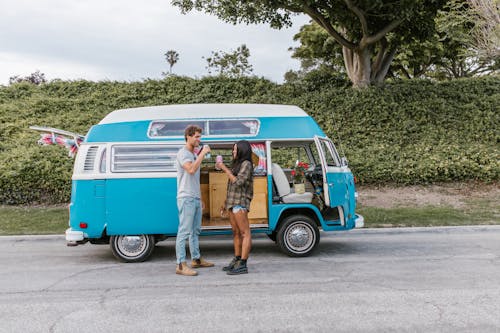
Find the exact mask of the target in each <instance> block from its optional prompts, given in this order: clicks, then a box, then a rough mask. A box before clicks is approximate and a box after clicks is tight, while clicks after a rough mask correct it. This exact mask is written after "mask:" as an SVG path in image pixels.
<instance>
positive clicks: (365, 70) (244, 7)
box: [172, 0, 445, 87]
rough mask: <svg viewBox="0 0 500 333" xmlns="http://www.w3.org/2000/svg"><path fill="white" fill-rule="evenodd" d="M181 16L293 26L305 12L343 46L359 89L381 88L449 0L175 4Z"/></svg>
mask: <svg viewBox="0 0 500 333" xmlns="http://www.w3.org/2000/svg"><path fill="white" fill-rule="evenodd" d="M172 4H173V5H175V6H178V7H180V8H181V10H182V12H184V13H185V12H188V11H191V10H193V9H196V10H199V11H203V12H206V13H209V14H213V15H216V16H217V17H219V18H220V19H222V20H224V21H226V22H230V23H233V24H237V23H268V24H270V26H271V27H273V28H278V29H279V28H281V27H284V26H289V25H290V24H291V19H290V18H291V15H294V14H297V13H305V14H307V15H309V16H310V17H311V19H312V20H313V21H314V22H316V23H317V24H318V25H319V26H320V27H321V28H322V29H324V30H325V31H326V32H327V33H328V35H329V36H331V37H332V38H333V40H335V41H336V42H337V43H338V44H339V45H341V47H342V58H343V61H344V66H345V69H346V73H347V74H348V76H349V79H350V80H351V81H352V83H353V85H354V86H355V87H367V86H369V85H371V84H377V83H381V82H382V81H383V80H384V78H385V77H386V75H387V72H388V70H389V66H390V64H391V62H392V60H393V58H394V56H395V54H396V53H397V51H398V47H399V46H400V45H401V44H404V43H405V41H407V40H408V39H415V40H426V39H427V38H428V37H429V36H432V35H433V34H434V32H435V25H434V17H435V16H436V14H437V11H438V10H439V9H441V8H442V7H443V6H444V4H445V0H357V1H355V0H329V1H327V0H322V1H305V0H257V1H237V0H219V1H214V0H173V1H172Z"/></svg>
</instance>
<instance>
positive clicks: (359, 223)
mask: <svg viewBox="0 0 500 333" xmlns="http://www.w3.org/2000/svg"><path fill="white" fill-rule="evenodd" d="M364 226H365V218H364V217H363V216H361V215H356V219H355V220H354V228H363V227H364Z"/></svg>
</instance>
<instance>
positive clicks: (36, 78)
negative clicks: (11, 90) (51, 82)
mask: <svg viewBox="0 0 500 333" xmlns="http://www.w3.org/2000/svg"><path fill="white" fill-rule="evenodd" d="M20 82H27V83H31V84H34V85H39V84H42V83H46V82H47V79H46V78H45V74H44V73H41V72H40V71H39V70H37V71H36V72H34V73H31V74H30V75H28V76H19V75H15V76H11V77H10V78H9V84H14V83H20Z"/></svg>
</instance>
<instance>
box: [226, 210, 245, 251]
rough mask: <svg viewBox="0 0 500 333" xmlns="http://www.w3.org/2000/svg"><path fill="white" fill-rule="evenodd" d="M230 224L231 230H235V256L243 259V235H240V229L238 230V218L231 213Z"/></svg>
mask: <svg viewBox="0 0 500 333" xmlns="http://www.w3.org/2000/svg"><path fill="white" fill-rule="evenodd" d="M229 222H230V223H231V229H232V230H233V247H234V256H235V257H241V243H242V235H241V233H240V229H239V228H238V223H237V222H236V216H235V214H234V213H233V212H231V211H229Z"/></svg>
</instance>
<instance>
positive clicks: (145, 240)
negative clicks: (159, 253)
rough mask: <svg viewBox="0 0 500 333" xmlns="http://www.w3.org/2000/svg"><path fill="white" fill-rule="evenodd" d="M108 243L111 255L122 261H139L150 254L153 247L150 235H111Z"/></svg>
mask: <svg viewBox="0 0 500 333" xmlns="http://www.w3.org/2000/svg"><path fill="white" fill-rule="evenodd" d="M109 245H110V247H111V252H113V255H114V256H115V257H116V258H117V259H118V260H120V261H122V262H141V261H145V260H146V259H148V258H149V257H150V256H151V253H153V250H154V248H155V239H154V236H152V235H128V236H122V235H120V236H111V239H110V242H109Z"/></svg>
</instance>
